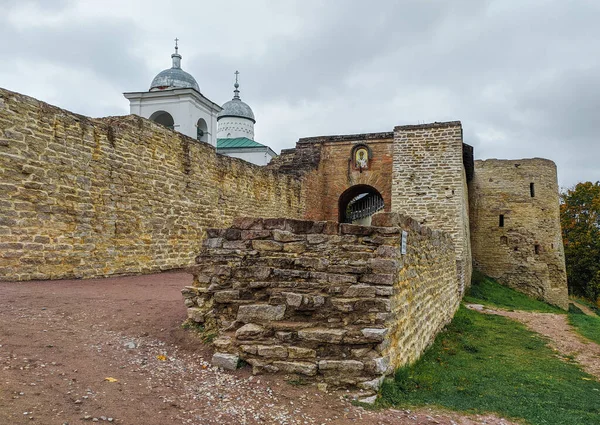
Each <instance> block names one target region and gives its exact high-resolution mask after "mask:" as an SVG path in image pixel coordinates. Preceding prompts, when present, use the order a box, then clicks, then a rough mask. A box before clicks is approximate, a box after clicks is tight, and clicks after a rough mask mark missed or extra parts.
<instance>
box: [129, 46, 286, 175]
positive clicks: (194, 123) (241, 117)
mask: <svg viewBox="0 0 600 425" xmlns="http://www.w3.org/2000/svg"><path fill="white" fill-rule="evenodd" d="M181 59H182V56H181V55H180V54H179V46H178V45H177V40H176V41H175V53H173V54H172V55H171V60H172V66H171V68H168V69H165V70H163V71H161V72H160V73H159V74H158V75H156V77H154V79H153V80H152V83H151V84H150V89H149V90H148V91H145V92H127V93H124V94H123V95H124V96H125V98H126V99H128V100H129V109H130V113H131V114H135V115H138V116H140V117H144V118H148V119H149V120H151V121H154V122H156V123H158V124H161V125H163V126H165V127H167V128H170V129H172V130H175V131H178V132H179V133H182V134H185V135H186V136H188V137H191V138H194V139H196V140H198V141H201V142H205V143H208V144H210V145H212V146H214V147H215V148H216V149H217V151H219V153H221V154H223V155H228V156H233V157H236V158H240V159H244V160H246V161H248V162H251V163H253V164H256V165H266V164H268V163H269V161H270V160H271V159H272V158H274V157H275V156H276V154H275V152H274V151H273V150H272V149H271V148H269V147H268V146H266V145H263V144H261V143H258V142H256V141H255V140H254V124H255V123H256V119H255V117H254V112H253V111H252V108H250V106H248V104H247V103H245V102H243V101H242V99H241V97H240V90H239V87H240V85H239V82H238V75H239V72H238V71H236V72H235V84H234V96H233V98H232V99H231V100H230V101H228V102H226V103H224V104H223V105H222V106H220V105H218V104H217V103H215V102H213V101H212V100H210V99H208V98H207V97H206V96H204V95H203V94H202V92H201V91H200V86H199V85H198V82H197V81H196V79H195V78H194V77H193V76H192V75H191V74H189V73H187V72H186V71H184V70H183V69H182V68H181Z"/></svg>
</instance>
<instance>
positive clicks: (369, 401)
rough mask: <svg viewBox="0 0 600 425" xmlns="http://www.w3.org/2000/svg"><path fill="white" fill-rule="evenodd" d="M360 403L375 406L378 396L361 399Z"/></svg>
mask: <svg viewBox="0 0 600 425" xmlns="http://www.w3.org/2000/svg"><path fill="white" fill-rule="evenodd" d="M358 401H359V402H360V403H364V404H375V402H376V401H377V395H372V396H369V397H364V398H360V399H358Z"/></svg>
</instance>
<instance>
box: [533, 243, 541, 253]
mask: <svg viewBox="0 0 600 425" xmlns="http://www.w3.org/2000/svg"><path fill="white" fill-rule="evenodd" d="M534 249H535V253H536V254H539V253H540V246H539V245H538V244H535V246H534Z"/></svg>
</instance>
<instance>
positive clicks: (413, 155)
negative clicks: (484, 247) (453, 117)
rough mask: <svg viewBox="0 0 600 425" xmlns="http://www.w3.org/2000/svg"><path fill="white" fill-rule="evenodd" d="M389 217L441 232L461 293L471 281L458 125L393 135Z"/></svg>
mask: <svg viewBox="0 0 600 425" xmlns="http://www.w3.org/2000/svg"><path fill="white" fill-rule="evenodd" d="M393 149H394V151H393V176H392V211H394V212H399V213H402V214H406V215H409V216H411V217H413V218H414V219H416V220H418V221H419V222H420V223H423V224H425V225H427V226H429V227H431V228H432V229H436V230H442V231H444V232H447V233H448V234H450V236H451V237H452V239H453V241H454V244H455V246H456V260H457V268H458V282H459V283H458V285H459V290H460V292H461V293H464V290H465V288H466V286H468V285H469V284H470V281H471V246H470V236H469V206H468V190H467V180H466V174H465V166H464V164H463V140H462V126H461V123H460V122H459V121H453V122H445V123H434V124H425V125H409V126H401V127H396V128H395V129H394V144H393Z"/></svg>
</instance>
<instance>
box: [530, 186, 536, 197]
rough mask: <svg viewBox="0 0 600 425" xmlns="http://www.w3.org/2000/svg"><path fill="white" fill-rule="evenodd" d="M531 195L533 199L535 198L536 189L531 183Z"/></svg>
mask: <svg viewBox="0 0 600 425" xmlns="http://www.w3.org/2000/svg"><path fill="white" fill-rule="evenodd" d="M529 194H530V195H531V197H532V198H533V197H534V196H535V187H534V185H533V183H529Z"/></svg>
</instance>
